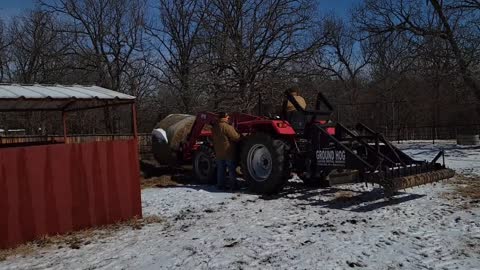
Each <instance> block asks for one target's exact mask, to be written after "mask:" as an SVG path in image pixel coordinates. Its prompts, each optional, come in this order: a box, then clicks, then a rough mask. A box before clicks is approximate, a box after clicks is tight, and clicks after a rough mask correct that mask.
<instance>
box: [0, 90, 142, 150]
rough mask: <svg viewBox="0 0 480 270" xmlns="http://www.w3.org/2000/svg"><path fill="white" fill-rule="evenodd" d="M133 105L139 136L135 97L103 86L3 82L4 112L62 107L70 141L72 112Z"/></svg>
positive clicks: (0, 99) (1, 101) (0, 104)
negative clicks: (69, 118)
mask: <svg viewBox="0 0 480 270" xmlns="http://www.w3.org/2000/svg"><path fill="white" fill-rule="evenodd" d="M120 105H131V108H132V123H133V126H132V129H133V135H134V137H135V139H136V138H137V122H136V114H137V113H136V108H135V97H134V96H130V95H126V94H123V93H119V92H116V91H112V90H109V89H106V88H103V87H99V86H82V85H40V84H28V85H27V84H0V112H25V111H60V112H62V119H63V131H64V132H63V133H64V134H63V135H64V140H65V142H66V141H67V126H66V116H67V113H68V112H72V111H80V110H89V109H97V108H104V107H112V106H120Z"/></svg>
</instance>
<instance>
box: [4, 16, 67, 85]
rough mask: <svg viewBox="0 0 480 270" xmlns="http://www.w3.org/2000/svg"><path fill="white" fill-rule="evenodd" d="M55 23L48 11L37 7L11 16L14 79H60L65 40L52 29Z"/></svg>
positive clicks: (23, 81) (35, 80) (48, 81)
mask: <svg viewBox="0 0 480 270" xmlns="http://www.w3.org/2000/svg"><path fill="white" fill-rule="evenodd" d="M56 24H57V22H56V21H55V19H54V18H53V17H52V16H51V14H48V13H46V12H44V11H40V10H34V11H31V12H29V13H27V14H25V15H22V16H20V17H16V18H14V19H13V21H12V23H11V25H10V29H9V34H10V37H11V41H12V44H11V46H10V55H11V62H10V68H11V69H12V70H11V72H12V76H14V77H13V79H14V80H15V81H17V82H21V83H35V82H38V83H51V82H55V81H57V80H58V79H59V75H58V74H61V72H60V71H61V70H62V69H63V60H62V59H63V57H64V55H65V53H66V50H67V46H68V45H67V44H68V42H67V40H66V37H65V36H64V35H62V34H60V33H58V32H56V31H55V30H54V28H55V25H56ZM60 76H61V75H60Z"/></svg>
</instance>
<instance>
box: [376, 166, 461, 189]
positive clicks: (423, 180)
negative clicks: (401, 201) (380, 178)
mask: <svg viewBox="0 0 480 270" xmlns="http://www.w3.org/2000/svg"><path fill="white" fill-rule="evenodd" d="M453 176H455V171H454V170H452V169H441V170H437V171H432V172H427V173H420V174H415V175H409V176H404V177H398V178H394V179H392V180H390V181H388V182H389V183H388V184H386V185H385V186H384V188H385V194H389V195H390V194H393V193H394V192H395V191H398V190H402V189H406V188H411V187H416V186H421V185H425V184H429V183H434V182H438V181H440V180H443V179H448V178H452V177H453Z"/></svg>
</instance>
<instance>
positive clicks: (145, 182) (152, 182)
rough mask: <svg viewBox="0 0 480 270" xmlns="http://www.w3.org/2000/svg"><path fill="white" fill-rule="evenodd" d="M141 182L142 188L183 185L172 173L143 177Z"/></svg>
mask: <svg viewBox="0 0 480 270" xmlns="http://www.w3.org/2000/svg"><path fill="white" fill-rule="evenodd" d="M141 183H142V189H145V188H153V187H173V186H178V185H181V184H180V183H179V182H177V181H175V180H174V178H173V177H172V176H171V175H162V176H159V177H152V178H148V179H142V180H141Z"/></svg>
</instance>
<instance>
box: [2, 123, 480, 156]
mask: <svg viewBox="0 0 480 270" xmlns="http://www.w3.org/2000/svg"><path fill="white" fill-rule="evenodd" d="M377 132H379V133H382V134H383V135H384V136H385V137H386V138H387V139H388V140H390V141H410V140H431V141H432V142H435V140H455V139H456V138H457V135H459V134H465V133H470V134H473V133H475V134H479V133H480V125H461V126H422V127H396V128H393V129H392V128H388V127H383V128H379V129H377ZM129 139H133V135H132V134H115V135H111V134H81V135H74V136H68V137H67V140H68V143H85V142H92V141H97V142H98V141H110V140H129ZM55 142H63V136H61V135H48V136H39V135H34V136H0V146H8V145H9V144H25V143H32V144H33V143H39V144H40V143H55ZM151 146H152V138H151V134H150V133H140V134H138V149H139V152H140V154H141V155H142V156H143V157H145V156H148V155H150V154H151Z"/></svg>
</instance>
